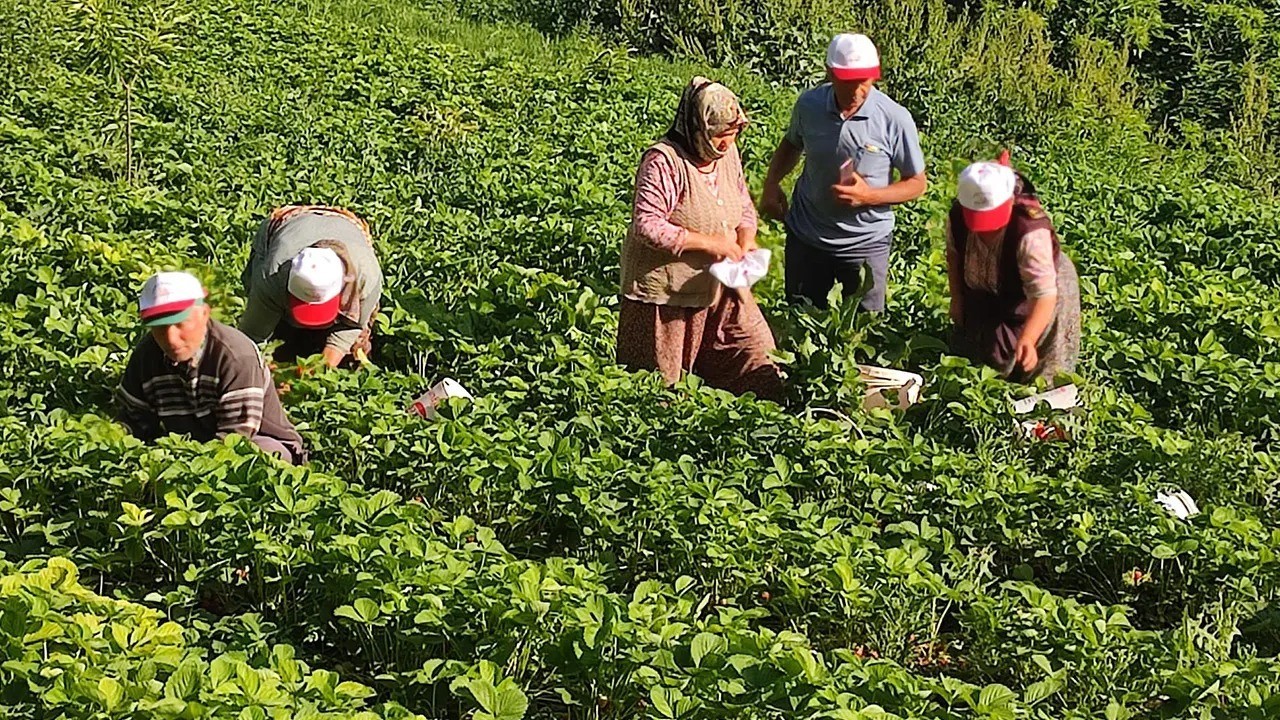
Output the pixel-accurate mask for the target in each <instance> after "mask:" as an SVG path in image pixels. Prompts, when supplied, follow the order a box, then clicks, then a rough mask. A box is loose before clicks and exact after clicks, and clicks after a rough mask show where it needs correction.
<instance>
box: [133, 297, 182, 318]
mask: <svg viewBox="0 0 1280 720" xmlns="http://www.w3.org/2000/svg"><path fill="white" fill-rule="evenodd" d="M195 304H196V300H195V299H190V300H178V301H176V302H171V303H165V304H163V305H152V306H151V307H149V308H147V309H146V310H143V311H141V312H139V313H138V314H139V315H141V316H142V319H143V320H150V319H151V318H153V317H159V316H161V315H170V314H173V313H179V312H182V311H183V310H186V309H188V308H190V307H191V306H192V305H195Z"/></svg>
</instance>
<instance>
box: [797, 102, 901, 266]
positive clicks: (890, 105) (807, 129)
mask: <svg viewBox="0 0 1280 720" xmlns="http://www.w3.org/2000/svg"><path fill="white" fill-rule="evenodd" d="M786 138H787V140H788V141H790V142H791V144H793V145H795V146H796V147H798V148H800V149H801V150H803V151H804V155H805V159H804V170H802V171H801V173H800V179H799V180H798V181H797V182H796V187H795V191H794V192H793V193H792V195H791V209H790V210H789V211H788V212H787V218H786V224H787V229H788V230H789V231H790V232H791V233H792V234H793V235H794V236H795V237H796V239H798V240H800V241H802V242H805V243H807V244H809V245H812V246H814V247H817V248H819V249H821V250H826V251H828V252H831V253H833V254H835V255H838V256H840V257H846V258H854V259H859V258H869V257H876V256H878V255H883V254H885V253H887V252H888V251H889V241H890V238H891V236H892V235H893V208H891V207H890V206H888V205H874V206H869V207H856V208H855V207H850V206H848V205H844V204H841V203H838V202H836V199H835V198H834V197H833V196H832V194H831V186H832V185H835V184H836V183H837V182H839V180H840V165H841V164H842V163H843V162H844V161H845V160H846V159H850V158H852V159H853V162H854V169H855V170H856V171H857V172H858V174H859V175H861V176H862V177H863V178H865V179H866V181H867V184H868V185H870V186H871V187H886V186H887V185H889V184H890V183H891V182H892V181H893V177H892V170H894V169H896V170H897V171H898V173H899V175H900V176H901V177H912V176H914V175H918V174H920V173H921V172H924V153H923V152H921V150H920V136H919V133H917V132H916V123H915V120H914V119H912V117H911V113H910V112H909V111H908V110H907V109H906V108H904V107H902V106H901V105H899V104H898V103H896V102H894V101H893V100H891V99H889V96H888V95H885V94H884V93H882V92H880V91H879V90H876V89H872V90H871V94H870V95H868V96H867V99H866V101H865V102H864V103H863V104H862V107H860V108H858V110H857V112H855V113H854V114H853V115H852V116H851V117H849V118H843V117H841V116H840V109H839V107H838V106H837V105H836V93H835V89H834V88H832V86H831V84H830V83H826V84H823V85H820V86H818V87H816V88H814V89H812V90H809V91H808V92H805V93H804V94H803V95H801V96H800V98H799V99H798V100H796V104H795V107H794V108H793V109H792V111H791V125H790V127H789V128H788V129H787V135H786Z"/></svg>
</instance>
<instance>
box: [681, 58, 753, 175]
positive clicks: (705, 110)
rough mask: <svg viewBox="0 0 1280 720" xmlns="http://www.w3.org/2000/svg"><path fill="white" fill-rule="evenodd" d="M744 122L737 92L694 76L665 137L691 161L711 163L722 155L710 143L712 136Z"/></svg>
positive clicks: (745, 121)
mask: <svg viewBox="0 0 1280 720" xmlns="http://www.w3.org/2000/svg"><path fill="white" fill-rule="evenodd" d="M746 124H747V116H746V114H745V113H743V112H742V105H741V104H739V103H738V96H737V95H734V94H733V92H732V91H731V90H729V88H727V87H725V86H723V85H721V84H720V83H717V82H712V81H710V80H708V79H707V78H704V77H702V76H696V77H694V78H693V79H692V80H690V81H689V84H688V85H686V86H685V87H684V92H683V93H681V95H680V106H679V107H677V108H676V118H675V120H674V121H673V122H672V123H671V129H670V130H668V131H667V134H666V139H667V141H668V142H670V143H671V144H673V145H675V146H677V147H679V148H680V149H681V150H683V151H684V152H685V154H687V155H688V156H689V157H691V158H693V159H694V160H696V161H698V162H710V161H712V160H719V159H720V158H721V157H723V156H724V153H722V152H720V151H719V150H716V148H715V146H714V145H712V144H711V138H713V137H715V136H716V135H719V134H720V133H722V132H724V131H726V130H728V129H730V128H733V127H741V126H743V125H746Z"/></svg>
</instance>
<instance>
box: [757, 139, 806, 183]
mask: <svg viewBox="0 0 1280 720" xmlns="http://www.w3.org/2000/svg"><path fill="white" fill-rule="evenodd" d="M799 163H800V148H798V147H796V146H795V145H792V144H791V141H790V140H787V139H786V138H783V139H782V142H780V143H778V149H777V150H774V151H773V158H772V159H770V160H769V173H768V174H767V175H765V178H764V184H765V187H770V186H776V185H781V184H782V181H783V180H785V179H786V177H787V176H788V175H790V174H791V171H792V170H795V169H796V165H798V164H799Z"/></svg>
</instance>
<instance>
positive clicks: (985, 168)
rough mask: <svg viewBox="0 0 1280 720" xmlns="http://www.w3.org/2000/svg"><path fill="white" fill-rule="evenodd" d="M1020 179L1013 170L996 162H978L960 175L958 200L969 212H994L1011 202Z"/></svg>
mask: <svg viewBox="0 0 1280 720" xmlns="http://www.w3.org/2000/svg"><path fill="white" fill-rule="evenodd" d="M1017 182H1018V177H1017V175H1016V174H1015V173H1014V172H1013V168H1011V167H1008V166H1006V165H1001V164H1000V163H994V162H976V163H973V164H972V165H970V166H969V167H967V168H965V169H964V171H963V172H961V173H960V180H959V182H958V183H957V187H956V198H957V199H958V200H959V201H960V205H961V206H962V207H964V208H965V209H967V210H976V211H983V210H992V209H994V208H998V207H1000V206H1001V205H1004V204H1005V203H1007V202H1009V200H1010V199H1011V198H1012V197H1013V191H1014V188H1015V186H1016V185H1017Z"/></svg>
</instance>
